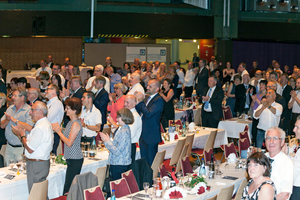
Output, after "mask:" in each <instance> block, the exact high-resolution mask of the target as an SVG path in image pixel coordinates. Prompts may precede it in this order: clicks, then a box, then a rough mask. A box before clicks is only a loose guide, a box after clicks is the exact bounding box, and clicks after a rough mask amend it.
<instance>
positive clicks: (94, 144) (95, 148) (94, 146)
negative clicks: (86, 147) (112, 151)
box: [91, 136, 97, 157]
mask: <svg viewBox="0 0 300 200" xmlns="http://www.w3.org/2000/svg"><path fill="white" fill-rule="evenodd" d="M91 152H94V156H91V157H95V155H96V152H97V146H96V137H95V136H93V143H92V145H91Z"/></svg>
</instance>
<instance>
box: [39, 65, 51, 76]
mask: <svg viewBox="0 0 300 200" xmlns="http://www.w3.org/2000/svg"><path fill="white" fill-rule="evenodd" d="M41 71H46V72H48V73H49V76H50V78H51V76H52V69H51V68H50V67H45V69H43V68H42V67H40V68H38V69H37V70H36V72H35V75H36V76H39V75H40V73H41Z"/></svg>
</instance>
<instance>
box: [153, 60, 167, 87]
mask: <svg viewBox="0 0 300 200" xmlns="http://www.w3.org/2000/svg"><path fill="white" fill-rule="evenodd" d="M166 68H167V65H166V64H165V63H163V62H162V63H160V65H159V69H158V71H157V74H156V76H157V79H158V80H159V82H163V80H164V79H165V78H166Z"/></svg>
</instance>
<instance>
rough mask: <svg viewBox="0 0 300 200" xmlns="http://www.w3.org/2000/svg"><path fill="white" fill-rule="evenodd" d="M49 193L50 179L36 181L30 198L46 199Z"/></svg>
mask: <svg viewBox="0 0 300 200" xmlns="http://www.w3.org/2000/svg"><path fill="white" fill-rule="evenodd" d="M47 194H48V180H47V179H46V180H44V181H43V182H40V183H34V184H33V186H32V188H31V191H30V194H29V197H28V200H36V199H38V200H46V199H47Z"/></svg>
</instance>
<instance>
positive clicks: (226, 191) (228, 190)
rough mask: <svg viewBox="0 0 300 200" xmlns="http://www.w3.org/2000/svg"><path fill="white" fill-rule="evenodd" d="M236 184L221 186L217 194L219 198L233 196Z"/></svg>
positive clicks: (219, 199) (227, 198)
mask: <svg viewBox="0 0 300 200" xmlns="http://www.w3.org/2000/svg"><path fill="white" fill-rule="evenodd" d="M233 189H234V185H232V186H229V187H226V188H221V189H220V191H219V194H218V196H217V200H229V199H231V197H232V193H233Z"/></svg>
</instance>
